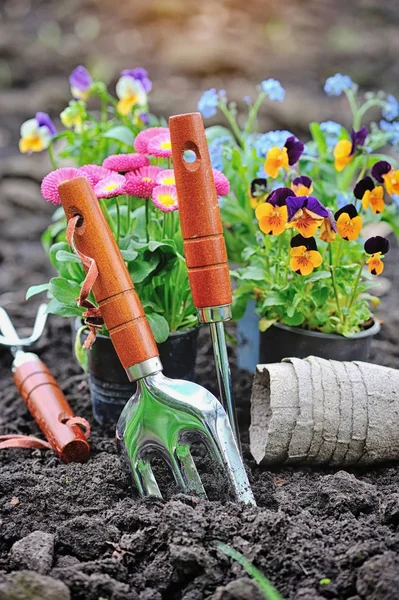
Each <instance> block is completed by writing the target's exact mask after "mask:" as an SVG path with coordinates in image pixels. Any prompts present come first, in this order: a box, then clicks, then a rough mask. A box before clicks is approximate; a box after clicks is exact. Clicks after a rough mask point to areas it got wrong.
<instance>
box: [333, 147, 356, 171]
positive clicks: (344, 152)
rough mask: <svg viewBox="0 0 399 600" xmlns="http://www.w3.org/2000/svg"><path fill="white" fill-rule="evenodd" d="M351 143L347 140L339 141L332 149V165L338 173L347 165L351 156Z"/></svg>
mask: <svg viewBox="0 0 399 600" xmlns="http://www.w3.org/2000/svg"><path fill="white" fill-rule="evenodd" d="M351 150H352V142H350V141H349V140H340V141H339V142H338V143H337V145H336V146H335V148H334V159H335V161H334V164H335V168H336V170H337V171H338V172H340V171H342V170H343V169H344V168H345V167H346V165H348V164H349V163H350V162H351V160H352V158H353V156H351Z"/></svg>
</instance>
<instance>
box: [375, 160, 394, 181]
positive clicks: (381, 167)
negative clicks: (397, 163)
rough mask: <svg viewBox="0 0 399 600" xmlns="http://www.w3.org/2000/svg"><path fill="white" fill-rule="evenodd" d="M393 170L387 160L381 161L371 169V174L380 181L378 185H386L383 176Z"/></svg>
mask: <svg viewBox="0 0 399 600" xmlns="http://www.w3.org/2000/svg"><path fill="white" fill-rule="evenodd" d="M391 170H392V166H391V165H390V164H389V162H388V161H386V160H380V161H378V162H377V163H375V165H374V166H373V168H372V169H371V174H372V176H373V177H374V179H376V180H377V181H378V183H384V178H383V175H386V174H387V173H389V171H391Z"/></svg>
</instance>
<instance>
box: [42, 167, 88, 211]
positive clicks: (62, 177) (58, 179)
mask: <svg viewBox="0 0 399 600" xmlns="http://www.w3.org/2000/svg"><path fill="white" fill-rule="evenodd" d="M81 176H82V173H81V172H80V171H79V169H75V168H74V167H63V168H61V169H56V170H55V171H51V173H49V174H48V175H46V177H44V179H43V181H42V185H41V192H42V196H43V198H44V199H45V200H47V202H52V203H53V204H61V198H60V195H59V193H58V186H59V185H60V184H61V183H63V182H64V181H69V180H70V179H75V177H81Z"/></svg>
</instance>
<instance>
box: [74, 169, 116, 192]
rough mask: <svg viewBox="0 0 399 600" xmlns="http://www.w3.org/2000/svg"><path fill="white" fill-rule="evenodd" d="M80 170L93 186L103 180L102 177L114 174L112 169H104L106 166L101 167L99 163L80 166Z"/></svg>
mask: <svg viewBox="0 0 399 600" xmlns="http://www.w3.org/2000/svg"><path fill="white" fill-rule="evenodd" d="M79 171H80V173H81V174H82V175H84V176H85V177H87V179H88V180H89V181H90V183H91V185H92V186H93V187H94V186H95V185H96V184H97V183H98V182H99V181H101V179H104V178H105V177H108V176H109V175H112V171H111V170H110V169H104V167H99V166H98V165H84V166H83V167H80V169H79Z"/></svg>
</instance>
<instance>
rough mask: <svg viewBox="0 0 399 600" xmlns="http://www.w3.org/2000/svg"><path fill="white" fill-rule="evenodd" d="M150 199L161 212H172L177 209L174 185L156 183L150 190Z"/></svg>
mask: <svg viewBox="0 0 399 600" xmlns="http://www.w3.org/2000/svg"><path fill="white" fill-rule="evenodd" d="M152 201H153V203H154V204H155V206H156V207H157V208H159V209H160V210H162V212H165V213H166V212H173V211H174V210H177V209H178V204H177V192H176V186H174V185H157V186H156V187H155V188H154V189H153V190H152Z"/></svg>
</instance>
